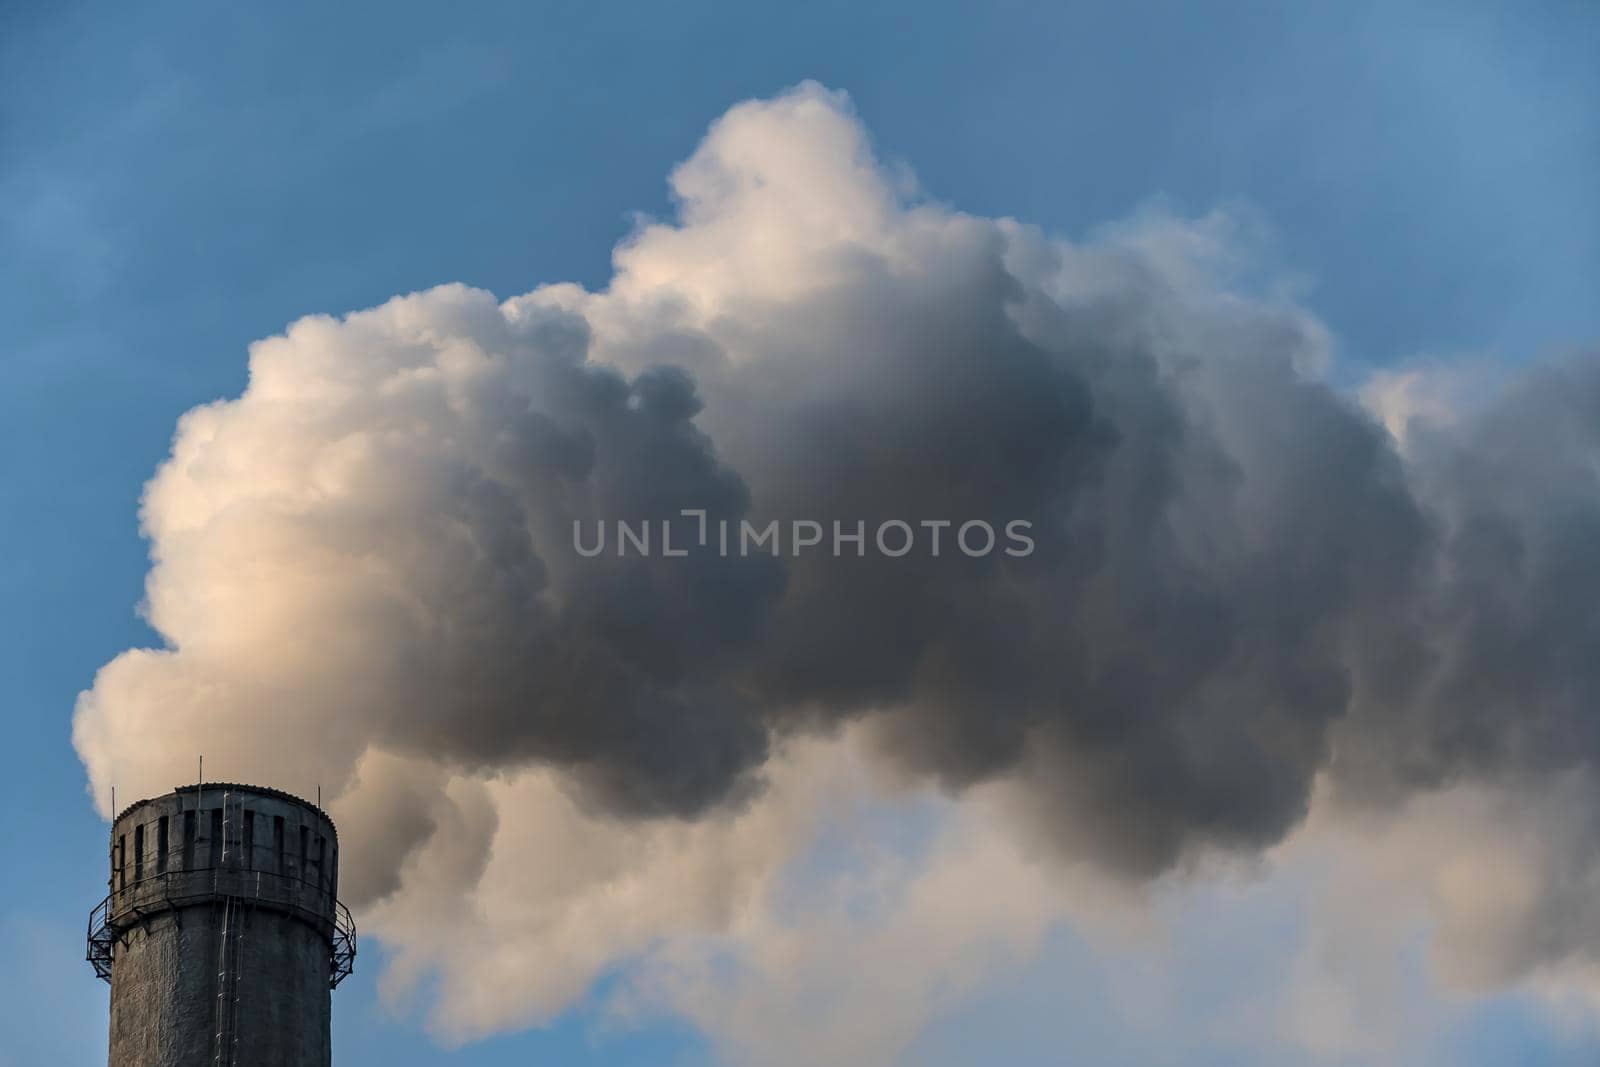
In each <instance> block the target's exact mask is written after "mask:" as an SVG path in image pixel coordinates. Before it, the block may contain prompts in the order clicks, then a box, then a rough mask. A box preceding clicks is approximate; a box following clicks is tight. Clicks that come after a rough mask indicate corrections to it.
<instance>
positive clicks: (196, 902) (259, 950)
mask: <svg viewBox="0 0 1600 1067" xmlns="http://www.w3.org/2000/svg"><path fill="white" fill-rule="evenodd" d="M338 884H339V844H338V835H337V834H336V833H335V831H334V827H333V822H332V820H330V819H329V818H328V816H327V815H326V814H325V813H324V812H323V811H322V810H321V809H319V808H317V807H316V806H314V805H312V804H308V803H306V802H305V801H303V800H300V799H299V798H297V797H293V796H290V795H289V794H287V793H281V792H279V791H277V790H275V789H263V788H259V787H256V786H248V785H236V784H230V783H225V782H222V783H208V784H204V785H191V786H184V787H182V788H180V789H177V790H175V791H174V792H172V793H168V794H167V795H166V796H162V797H156V798H154V799H151V800H141V801H139V802H138V803H136V804H134V805H132V806H131V807H129V808H127V809H126V810H124V811H123V812H122V813H121V814H120V815H118V816H117V818H116V821H115V822H114V823H113V824H112V827H111V884H110V892H109V894H108V895H107V897H106V899H105V900H103V901H102V902H101V903H100V905H99V906H98V907H96V908H95V909H94V911H93V912H92V913H91V914H90V918H89V962H90V963H91V964H93V966H94V969H95V972H96V973H97V974H98V975H99V976H100V977H102V978H104V979H106V980H107V981H108V982H110V983H111V1057H110V1067H290V1065H292V1067H327V1065H328V1064H329V1063H330V1062H331V1059H332V1050H331V1044H330V1040H331V1039H330V1033H329V1028H330V1027H329V1024H330V1017H331V1014H332V1004H331V990H332V988H333V987H334V986H336V985H338V984H339V982H340V980H341V979H343V978H344V977H345V976H346V975H348V974H349V973H350V971H351V967H352V965H353V963H354V960H355V953H356V934H355V926H354V924H353V923H352V922H351V920H350V914H349V912H348V911H347V910H345V908H344V906H343V905H342V904H340V903H339V902H338Z"/></svg>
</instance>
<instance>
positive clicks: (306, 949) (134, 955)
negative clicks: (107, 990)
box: [110, 904, 332, 1067]
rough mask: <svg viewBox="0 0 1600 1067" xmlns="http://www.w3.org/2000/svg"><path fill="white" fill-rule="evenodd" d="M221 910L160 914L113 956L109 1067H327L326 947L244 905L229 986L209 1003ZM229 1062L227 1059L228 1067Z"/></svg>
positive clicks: (289, 923) (293, 925) (314, 935)
mask: <svg viewBox="0 0 1600 1067" xmlns="http://www.w3.org/2000/svg"><path fill="white" fill-rule="evenodd" d="M222 921H223V906H222V905H221V904H218V905H215V906H212V905H196V906H193V907H187V908H181V909H179V910H177V911H168V912H163V913H161V914H159V915H156V916H154V917H153V918H151V919H150V920H149V921H148V923H147V924H145V925H143V926H140V927H135V928H134V929H132V930H130V931H129V932H128V934H127V935H126V937H125V939H124V940H123V941H121V942H119V943H118V944H117V946H116V949H115V959H114V962H113V965H112V983H111V1056H110V1067H191V1065H192V1067H212V1065H213V1064H215V1063H217V1062H218V1059H217V1057H216V1040H217V1031H218V1021H219V1020H218V1018H217V1012H218V1010H219V1009H220V1010H223V1011H227V1012H229V1016H228V1019H225V1020H224V1022H225V1023H226V1022H227V1021H229V1020H231V1021H232V1022H233V1023H234V1026H233V1027H232V1028H230V1027H229V1026H227V1025H224V1026H223V1027H222V1031H223V1043H224V1045H225V1046H226V1047H225V1049H224V1055H223V1057H222V1058H221V1060H220V1062H221V1063H224V1064H229V1063H231V1064H233V1065H234V1067H329V1064H330V1063H331V1062H332V1052H331V1040H330V1033H329V1025H330V1019H331V1014H332V1005H331V1003H330V999H329V989H328V942H327V940H326V939H325V938H324V937H323V936H322V935H321V933H320V932H319V931H317V930H315V929H313V928H312V927H311V926H309V925H307V924H306V923H304V922H302V921H300V920H299V919H295V918H291V917H289V916H286V915H283V914H279V913H277V912H273V911H266V910H260V909H257V910H254V911H252V910H250V909H249V906H248V905H244V907H243V908H242V909H241V911H240V912H239V914H238V916H237V917H236V919H235V921H237V922H240V923H242V925H241V926H240V927H239V928H238V932H239V935H240V936H239V938H238V943H239V959H238V965H237V969H238V981H237V983H236V985H234V984H233V983H231V981H230V982H225V983H223V984H224V985H225V986H227V987H228V988H227V989H226V991H225V993H233V992H235V991H236V993H237V997H236V999H232V1000H230V998H229V997H228V996H227V995H225V996H224V997H222V998H219V996H218V986H219V982H218V970H219V967H218V961H219V958H220V953H219V949H220V947H221V946H220V934H221V930H222ZM230 1057H231V1058H230Z"/></svg>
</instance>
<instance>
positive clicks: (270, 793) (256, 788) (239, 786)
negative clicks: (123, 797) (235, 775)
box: [111, 782, 339, 841]
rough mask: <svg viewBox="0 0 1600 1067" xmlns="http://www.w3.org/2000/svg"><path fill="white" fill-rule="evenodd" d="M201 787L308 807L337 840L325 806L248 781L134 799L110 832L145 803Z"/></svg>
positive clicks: (117, 816)
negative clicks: (248, 794) (270, 798)
mask: <svg viewBox="0 0 1600 1067" xmlns="http://www.w3.org/2000/svg"><path fill="white" fill-rule="evenodd" d="M201 789H205V790H206V791H208V792H209V791H210V790H212V789H222V790H224V791H226V790H242V791H244V792H249V793H254V794H256V795H257V796H265V797H272V798H274V799H276V800H287V801H291V802H293V803H295V804H299V805H301V806H302V807H305V808H309V809H310V810H312V811H314V812H316V813H317V814H318V815H320V816H322V818H323V820H324V821H326V822H327V824H328V826H329V828H330V829H332V830H333V836H334V840H335V841H337V840H338V838H339V827H338V824H336V823H335V822H334V821H333V816H331V815H329V814H328V812H327V810H326V809H325V808H322V807H319V806H318V805H316V804H313V803H312V802H311V801H309V800H307V799H306V798H305V797H302V796H296V795H295V794H294V793H291V792H289V791H287V790H284V789H275V788H273V787H272V786H270V785H251V784H250V783H249V782H205V783H200V782H190V783H189V784H188V785H180V786H177V787H176V788H174V789H172V790H171V791H169V792H166V793H162V794H160V795H158V796H153V797H145V798H143V799H142V800H135V801H134V802H133V803H132V804H129V805H128V806H127V807H125V808H123V809H122V810H121V811H119V812H117V813H116V814H115V815H114V816H112V818H111V829H112V832H113V833H115V831H116V827H117V824H118V823H119V822H121V821H122V820H123V819H125V818H127V817H128V816H129V815H131V814H133V813H134V812H135V811H137V810H138V809H139V808H142V807H144V806H145V805H146V804H153V803H155V802H156V801H158V800H165V799H166V798H167V797H173V796H182V795H184V794H186V793H196V792H198V791H199V790H201Z"/></svg>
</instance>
